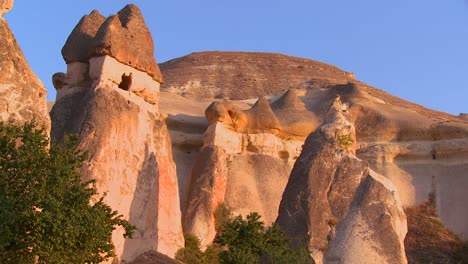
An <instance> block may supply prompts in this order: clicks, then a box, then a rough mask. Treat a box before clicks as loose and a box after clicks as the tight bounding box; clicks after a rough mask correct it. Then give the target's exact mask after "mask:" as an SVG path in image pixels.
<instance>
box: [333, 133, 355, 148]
mask: <svg viewBox="0 0 468 264" xmlns="http://www.w3.org/2000/svg"><path fill="white" fill-rule="evenodd" d="M336 142H337V144H338V147H339V148H342V149H349V148H350V147H351V145H352V144H353V143H354V140H353V138H352V137H351V133H350V134H346V135H337V136H336Z"/></svg>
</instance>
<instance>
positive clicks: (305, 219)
mask: <svg viewBox="0 0 468 264" xmlns="http://www.w3.org/2000/svg"><path fill="white" fill-rule="evenodd" d="M355 142H356V139H355V131H354V126H353V124H352V123H351V122H350V115H349V113H348V112H347V111H346V108H345V107H344V106H343V104H342V103H341V100H340V97H339V96H338V97H337V98H336V99H335V100H334V101H333V103H332V106H331V107H330V110H329V112H328V113H327V115H326V116H325V121H324V123H323V124H322V125H321V126H320V127H319V128H318V129H317V130H316V131H315V132H314V133H312V134H311V135H310V136H309V137H308V138H307V140H306V142H305V144H304V147H303V150H302V152H301V155H300V156H299V158H298V159H297V161H296V163H295V164H294V168H293V170H292V172H291V176H290V178H289V181H288V184H287V186H286V188H285V190H284V193H283V197H282V200H281V204H280V209H279V215H278V219H277V223H278V224H279V225H280V226H281V227H282V228H283V230H284V231H285V233H286V234H287V235H288V236H289V237H290V238H291V239H292V241H293V243H294V244H300V243H306V244H307V245H308V246H309V249H310V250H311V252H312V256H313V258H314V260H315V261H316V263H359V261H357V260H358V259H359V257H360V258H361V259H362V260H366V257H367V255H366V254H365V253H364V252H362V254H361V255H359V254H360V253H361V251H359V250H358V249H355V250H353V251H352V252H351V253H350V254H351V255H352V256H353V257H349V258H344V257H343V258H342V259H340V257H341V255H340V256H336V254H338V253H333V254H335V255H333V254H332V255H330V259H328V258H327V257H328V255H326V254H331V251H329V250H330V249H332V248H333V247H338V248H340V249H343V245H342V244H340V243H339V242H336V241H338V240H339V239H341V238H342V237H343V236H344V237H346V238H348V237H352V236H353V235H355V233H352V234H351V235H349V234H348V233H346V232H348V231H349V230H354V231H355V230H359V231H362V229H359V228H360V227H362V222H364V223H366V224H367V226H365V227H364V228H367V227H368V228H369V230H368V232H369V234H376V235H373V236H370V235H369V236H366V237H365V238H363V237H358V238H355V241H360V243H361V244H365V245H369V248H375V247H373V246H374V245H380V246H382V245H381V241H384V238H385V239H386V238H388V237H386V236H385V237H384V236H383V235H380V234H381V232H390V233H392V234H394V236H391V237H390V238H392V240H390V241H387V243H392V244H394V245H399V247H398V248H397V249H398V250H394V251H389V252H385V253H382V252H380V253H378V252H379V249H375V251H372V252H373V253H375V254H380V255H379V256H380V257H382V258H381V259H387V257H388V258H389V259H392V260H393V259H398V262H387V263H406V257H405V255H404V245H403V240H404V236H405V234H406V229H405V228H406V218H405V215H404V213H403V209H402V207H401V203H400V200H399V197H398V192H397V191H396V189H395V188H394V187H393V185H392V184H391V183H389V181H386V182H385V187H386V188H385V189H382V188H381V189H379V192H381V193H382V194H381V195H382V198H381V199H380V198H379V196H378V195H377V196H375V195H371V194H370V192H372V191H374V190H373V189H372V188H364V187H362V186H367V185H366V184H367V183H366V182H367V180H366V179H368V176H369V175H371V174H372V173H371V172H370V169H369V166H368V164H367V163H366V162H364V161H362V160H360V159H358V158H357V157H356V156H355V146H356V145H355ZM372 175H373V174H372ZM361 189H363V190H364V191H361ZM360 193H364V194H360ZM370 196H372V199H375V200H373V201H372V202H373V205H374V206H375V207H377V208H378V209H379V210H377V211H376V212H374V211H372V210H370V209H369V210H368V209H366V208H365V206H367V204H364V203H362V202H359V201H360V200H359V199H361V200H362V198H359V197H366V199H371V198H369V197H370ZM387 197H393V198H394V199H393V200H392V199H390V198H388V199H387ZM356 208H357V209H356ZM395 208H396V209H395ZM366 210H368V211H366ZM371 211H372V213H370V212H371ZM356 212H358V213H356ZM387 214H388V215H389V216H388V217H387ZM355 215H359V216H362V218H363V219H364V220H362V221H361V219H358V220H359V221H358V220H356V217H355ZM386 218H389V220H388V221H385V222H382V221H383V220H382V219H386ZM347 219H351V220H347ZM353 221H354V222H353ZM356 221H357V222H356ZM348 222H351V224H348ZM395 222H397V223H399V225H398V226H395V225H393V224H394V223H395ZM343 226H346V227H347V228H344V227H343ZM359 239H360V240H359ZM339 241H341V240H339ZM344 241H346V239H344ZM335 245H340V246H335ZM346 246H348V244H346ZM369 251H370V249H369ZM327 252H328V253H327ZM333 252H335V251H333ZM376 252H377V253H376ZM402 252H403V255H402ZM343 254H344V253H343ZM356 254H358V256H357V257H356ZM369 254H370V253H369ZM384 255H385V256H384ZM387 255H390V257H389V256H387ZM369 256H373V255H369ZM346 260H349V261H351V262H347V261H346ZM334 261H337V262H334ZM340 261H342V262H340ZM343 261H344V262H343ZM366 261H367V260H366ZM369 261H372V259H369ZM384 263H385V262H384Z"/></svg>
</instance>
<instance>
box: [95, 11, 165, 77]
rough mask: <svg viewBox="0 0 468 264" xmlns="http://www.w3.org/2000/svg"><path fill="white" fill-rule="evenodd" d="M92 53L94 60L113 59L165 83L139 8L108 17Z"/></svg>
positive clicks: (96, 39)
mask: <svg viewBox="0 0 468 264" xmlns="http://www.w3.org/2000/svg"><path fill="white" fill-rule="evenodd" d="M89 52H90V55H91V56H92V57H99V56H104V55H107V56H111V57H113V58H115V59H116V60H118V61H119V62H121V63H123V64H125V65H128V66H131V67H133V68H135V69H137V70H140V71H142V72H145V73H147V74H149V75H150V76H151V77H152V78H153V79H154V80H155V81H157V82H159V83H162V75H161V72H160V70H159V66H158V65H157V64H156V59H155V58H154V44H153V38H152V37H151V33H150V31H149V29H148V27H147V26H146V23H145V21H144V19H143V15H142V14H141V11H140V9H139V8H138V7H137V6H136V5H133V4H130V5H127V6H125V7H124V8H123V9H122V10H120V11H119V12H118V13H117V15H113V16H110V17H108V18H107V19H106V20H105V21H104V23H103V24H102V25H101V27H100V28H99V30H98V32H97V33H96V37H95V39H94V45H93V46H92V48H91V50H90V51H89Z"/></svg>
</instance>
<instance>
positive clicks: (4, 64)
mask: <svg viewBox="0 0 468 264" xmlns="http://www.w3.org/2000/svg"><path fill="white" fill-rule="evenodd" d="M8 3H11V4H12V2H9V1H6V2H5V1H3V2H2V4H8ZM0 69H1V74H0V121H4V122H13V123H16V124H22V123H25V122H30V121H32V120H35V122H36V123H37V124H38V125H39V126H41V127H42V128H44V129H45V131H46V133H48V132H49V130H50V118H49V113H48V111H47V104H46V96H47V90H46V89H45V87H44V84H42V82H41V80H39V78H38V77H37V76H36V74H34V72H33V71H32V70H31V67H30V66H29V64H28V62H27V61H26V58H25V57H24V54H23V52H22V51H21V48H20V47H19V46H18V43H17V42H16V39H15V36H14V35H13V33H12V32H11V29H10V27H9V26H8V23H7V22H6V21H5V20H4V19H3V18H0Z"/></svg>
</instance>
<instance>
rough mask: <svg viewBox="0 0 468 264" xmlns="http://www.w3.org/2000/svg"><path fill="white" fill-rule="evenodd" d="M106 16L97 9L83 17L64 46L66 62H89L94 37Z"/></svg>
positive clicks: (63, 54)
mask: <svg viewBox="0 0 468 264" xmlns="http://www.w3.org/2000/svg"><path fill="white" fill-rule="evenodd" d="M105 20H106V18H105V17H104V16H103V15H101V14H100V13H99V11H97V10H93V11H92V12H91V13H90V14H89V15H85V16H83V17H82V18H81V20H80V22H78V24H77V25H76V26H75V28H74V29H73V31H72V33H71V34H70V36H69V37H68V39H67V42H65V45H64V46H63V48H62V56H63V59H64V60H65V62H66V63H67V64H68V63H71V62H88V61H89V51H90V50H91V48H92V47H93V44H94V37H95V36H96V33H97V31H98V30H99V28H100V27H101V25H102V23H104V21H105Z"/></svg>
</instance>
